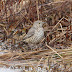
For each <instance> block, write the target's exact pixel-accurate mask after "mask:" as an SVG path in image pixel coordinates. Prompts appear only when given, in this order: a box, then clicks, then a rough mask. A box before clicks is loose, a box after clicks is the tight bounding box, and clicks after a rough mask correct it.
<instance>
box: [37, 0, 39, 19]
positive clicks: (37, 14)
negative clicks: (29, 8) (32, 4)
mask: <svg viewBox="0 0 72 72" xmlns="http://www.w3.org/2000/svg"><path fill="white" fill-rule="evenodd" d="M36 7H37V16H38V20H39V8H38V0H36Z"/></svg>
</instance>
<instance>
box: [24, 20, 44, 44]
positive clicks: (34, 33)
mask: <svg viewBox="0 0 72 72" xmlns="http://www.w3.org/2000/svg"><path fill="white" fill-rule="evenodd" d="M44 23H45V22H42V21H41V20H37V21H35V22H34V23H33V26H32V27H31V28H30V29H29V31H28V33H27V34H26V36H24V38H23V40H24V42H26V43H29V44H37V43H39V42H40V41H41V40H42V39H43V37H44V29H43V27H42V26H43V24H44Z"/></svg>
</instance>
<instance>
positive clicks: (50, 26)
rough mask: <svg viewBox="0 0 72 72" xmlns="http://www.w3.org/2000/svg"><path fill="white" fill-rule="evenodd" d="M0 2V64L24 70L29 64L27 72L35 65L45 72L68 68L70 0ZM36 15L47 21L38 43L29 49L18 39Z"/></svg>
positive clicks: (71, 55) (70, 59) (71, 36)
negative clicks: (36, 47) (36, 46)
mask: <svg viewBox="0 0 72 72" xmlns="http://www.w3.org/2000/svg"><path fill="white" fill-rule="evenodd" d="M15 1H16V2H15ZM0 4H1V6H0V49H2V50H0V53H1V54H0V67H3V66H6V67H10V66H13V67H14V68H15V67H18V68H20V67H21V68H23V67H25V69H24V71H26V69H29V67H31V68H32V69H33V70H31V71H30V70H29V72H38V70H37V68H39V67H40V68H42V69H45V70H46V71H49V72H71V71H72V1H71V0H69V1H67V0H59V1H57V0H54V2H50V3H49V2H48V1H45V0H39V1H38V0H19V1H17V0H13V1H11V0H10V1H9V0H4V1H3V0H1V1H0ZM38 19H40V20H43V21H45V22H47V23H46V25H45V26H44V29H45V38H44V39H43V40H42V42H41V43H40V44H41V45H42V46H40V45H39V46H38V49H33V50H30V49H28V46H27V45H25V46H23V45H24V44H23V40H22V39H23V36H25V34H26V33H27V32H28V30H29V28H30V27H31V26H32V24H33V22H34V21H35V20H38ZM5 49H6V50H5ZM2 53H3V54H2ZM46 71H44V72H46Z"/></svg>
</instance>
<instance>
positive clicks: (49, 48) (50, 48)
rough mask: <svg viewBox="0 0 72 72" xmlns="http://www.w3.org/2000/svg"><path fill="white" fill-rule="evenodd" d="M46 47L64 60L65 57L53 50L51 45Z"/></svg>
mask: <svg viewBox="0 0 72 72" xmlns="http://www.w3.org/2000/svg"><path fill="white" fill-rule="evenodd" d="M46 46H47V47H48V48H49V49H51V50H52V51H53V52H55V53H56V54H57V55H59V56H60V57H61V58H62V59H63V57H62V56H61V55H60V54H59V53H57V52H56V51H55V50H54V49H53V48H51V47H50V46H49V45H47V43H46Z"/></svg>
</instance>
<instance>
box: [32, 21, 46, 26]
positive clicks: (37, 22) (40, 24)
mask: <svg viewBox="0 0 72 72" xmlns="http://www.w3.org/2000/svg"><path fill="white" fill-rule="evenodd" d="M44 23H45V22H42V21H40V20H37V21H35V22H34V24H33V26H34V27H42V25H43V24H44Z"/></svg>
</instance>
